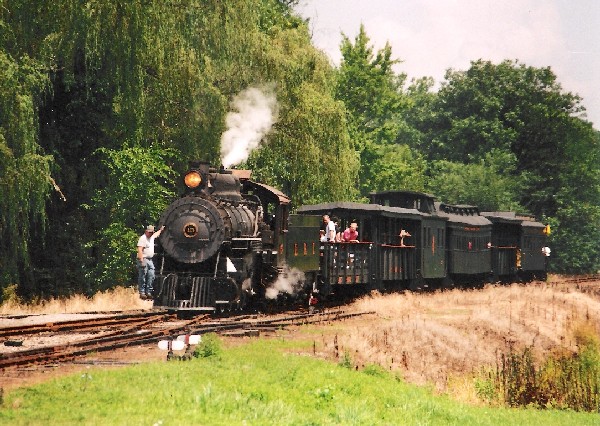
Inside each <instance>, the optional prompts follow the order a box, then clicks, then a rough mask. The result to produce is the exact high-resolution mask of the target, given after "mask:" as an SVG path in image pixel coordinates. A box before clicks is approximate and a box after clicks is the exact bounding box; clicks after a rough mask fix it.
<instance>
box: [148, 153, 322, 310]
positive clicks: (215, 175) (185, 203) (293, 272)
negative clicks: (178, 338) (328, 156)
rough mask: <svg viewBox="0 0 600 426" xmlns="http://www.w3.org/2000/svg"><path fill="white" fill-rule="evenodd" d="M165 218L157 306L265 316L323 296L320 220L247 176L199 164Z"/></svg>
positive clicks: (189, 174)
mask: <svg viewBox="0 0 600 426" xmlns="http://www.w3.org/2000/svg"><path fill="white" fill-rule="evenodd" d="M184 182H185V186H186V191H185V193H184V194H183V196H182V197H180V198H179V199H177V200H175V201H174V202H173V203H171V205H169V206H168V208H167V209H166V210H165V211H164V213H163V214H162V216H161V218H160V221H159V224H160V225H161V226H162V225H164V226H165V229H164V230H163V232H162V234H161V236H160V238H159V243H160V246H161V247H159V249H158V250H157V252H158V256H159V264H158V265H159V266H158V274H157V276H156V281H155V294H154V295H153V299H154V305H155V306H161V307H165V308H170V309H173V308H174V309H177V310H180V311H185V310H190V311H203V310H209V311H212V310H218V311H232V310H239V309H243V308H244V307H248V306H253V305H254V306H256V308H257V309H260V308H261V306H262V305H264V304H266V303H269V301H281V299H295V300H304V299H305V298H307V297H308V294H309V293H310V292H311V291H313V290H316V282H317V274H318V270H319V246H318V244H319V243H318V238H317V236H318V231H319V224H320V217H318V216H311V215H294V214H290V199H289V198H288V197H287V196H286V195H285V194H283V193H282V192H280V191H279V190H277V189H275V188H272V187H270V186H268V185H265V184H262V183H258V182H254V181H252V180H250V173H249V172H248V171H240V170H226V169H220V170H217V169H215V168H211V167H210V165H209V164H208V163H203V162H199V163H193V164H192V165H191V167H190V170H189V171H188V172H187V173H186V174H185V176H184Z"/></svg>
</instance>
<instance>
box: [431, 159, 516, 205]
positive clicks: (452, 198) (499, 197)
mask: <svg viewBox="0 0 600 426" xmlns="http://www.w3.org/2000/svg"><path fill="white" fill-rule="evenodd" d="M515 163H516V160H515V158H514V155H512V154H510V153H506V152H502V151H500V150H494V151H492V152H490V153H488V154H486V155H485V156H484V158H483V159H481V160H480V161H479V162H477V163H470V164H463V163H457V162H451V161H447V160H438V161H434V162H432V163H430V169H429V175H430V179H428V181H427V191H428V192H431V193H434V194H436V196H438V197H439V198H440V199H441V200H444V201H446V202H448V203H453V204H470V205H475V206H478V207H479V208H480V209H481V210H482V211H500V210H508V211H520V210H522V207H521V206H520V205H519V201H518V200H519V194H520V191H521V185H519V182H518V180H517V178H516V177H514V176H513V174H512V172H513V171H514V169H515Z"/></svg>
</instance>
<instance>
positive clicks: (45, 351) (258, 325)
mask: <svg viewBox="0 0 600 426" xmlns="http://www.w3.org/2000/svg"><path fill="white" fill-rule="evenodd" d="M364 314H366V313H345V312H343V311H340V310H337V311H325V312H320V313H315V314H306V313H298V314H290V315H285V316H280V317H274V318H269V317H263V318H259V317H258V316H250V315H244V316H238V317H230V318H226V319H213V318H210V317H209V316H208V315H204V316H199V317H195V318H193V319H191V320H187V321H181V320H177V319H176V315H167V314H165V313H156V312H152V313H147V314H145V315H144V314H136V315H118V316H116V317H114V318H97V319H93V320H89V319H88V320H81V321H64V322H57V323H46V324H42V325H36V326H24V327H9V328H0V336H4V337H6V336H14V335H19V336H23V335H25V334H29V335H32V334H36V333H44V332H53V333H72V332H73V331H93V332H98V333H103V334H102V335H101V336H98V337H94V338H89V339H85V340H82V341H78V342H72V343H67V344H58V345H49V346H43V347H37V348H33V349H27V350H21V351H17V352H12V353H4V354H0V370H4V369H7V368H10V367H16V366H24V365H30V364H35V365H39V364H46V363H51V362H65V361H71V360H74V359H75V358H78V357H81V356H85V355H87V354H89V353H91V352H103V351H111V350H116V349H120V348H124V347H131V346H139V345H144V344H151V343H156V342H158V341H159V340H163V339H166V340H172V339H174V338H176V337H177V336H178V335H181V334H200V335H201V334H206V333H210V332H214V333H217V334H228V335H258V334H260V332H261V331H269V330H274V329H282V328H285V327H287V326H291V325H298V324H309V323H317V322H332V321H339V320H342V319H345V318H350V317H353V316H358V315H364ZM107 327H108V328H109V329H110V331H108V332H107V331H106V330H105V329H106V328H107ZM115 328H116V329H115ZM100 330H102V331H100Z"/></svg>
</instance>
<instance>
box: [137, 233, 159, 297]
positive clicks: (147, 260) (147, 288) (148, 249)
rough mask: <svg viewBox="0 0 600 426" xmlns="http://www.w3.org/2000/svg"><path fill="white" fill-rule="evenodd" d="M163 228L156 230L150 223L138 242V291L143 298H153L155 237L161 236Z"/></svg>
mask: <svg viewBox="0 0 600 426" xmlns="http://www.w3.org/2000/svg"><path fill="white" fill-rule="evenodd" d="M163 229H165V227H164V226H162V227H161V228H160V229H159V230H158V231H156V232H154V226H153V225H148V227H147V228H146V231H145V232H144V234H143V235H142V236H140V239H139V240H138V243H137V268H138V291H139V292H140V297H141V298H142V299H152V283H153V282H154V262H153V261H152V257H153V256H154V239H155V238H158V237H159V236H160V233H161V232H162V230H163Z"/></svg>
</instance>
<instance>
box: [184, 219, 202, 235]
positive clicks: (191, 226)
mask: <svg viewBox="0 0 600 426" xmlns="http://www.w3.org/2000/svg"><path fill="white" fill-rule="evenodd" d="M183 235H184V236H185V237H186V238H194V237H195V236H196V235H198V225H196V224H195V223H193V222H190V223H186V224H185V225H183Z"/></svg>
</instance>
